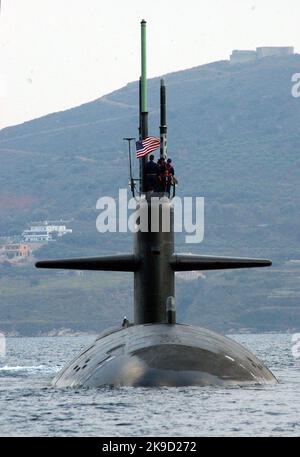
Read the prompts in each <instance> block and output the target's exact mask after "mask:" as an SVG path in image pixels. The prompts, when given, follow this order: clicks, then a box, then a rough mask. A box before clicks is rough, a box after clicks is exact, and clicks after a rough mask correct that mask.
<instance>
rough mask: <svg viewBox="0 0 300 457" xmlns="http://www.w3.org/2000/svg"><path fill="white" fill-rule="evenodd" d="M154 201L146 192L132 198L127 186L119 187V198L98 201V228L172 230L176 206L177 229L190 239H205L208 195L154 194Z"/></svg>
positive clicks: (105, 229) (103, 198)
mask: <svg viewBox="0 0 300 457" xmlns="http://www.w3.org/2000/svg"><path fill="white" fill-rule="evenodd" d="M150 201H151V205H149V200H147V199H146V197H145V196H144V195H142V196H141V197H137V198H130V199H128V191H127V189H119V195H118V199H117V200H116V199H114V198H113V197H101V198H99V199H98V201H97V204H96V208H97V209H98V210H101V212H100V214H99V215H98V217H97V220H96V227H97V230H98V232H100V233H105V232H112V233H114V232H120V233H126V232H128V231H130V232H132V233H136V232H138V231H141V232H149V231H151V232H158V231H159V230H162V231H163V232H169V231H170V229H171V207H173V209H174V232H175V233H183V232H184V233H186V236H185V242H186V243H201V242H202V241H203V238H204V197H183V198H181V197H174V198H172V200H171V201H170V200H169V199H168V198H167V197H163V196H162V197H155V196H153V197H152V198H151V199H150ZM149 207H150V210H149ZM149 211H150V213H149ZM150 221H151V222H150Z"/></svg>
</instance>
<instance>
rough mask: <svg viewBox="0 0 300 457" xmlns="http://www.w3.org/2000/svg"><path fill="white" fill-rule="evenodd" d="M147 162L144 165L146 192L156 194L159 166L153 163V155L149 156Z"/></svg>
mask: <svg viewBox="0 0 300 457" xmlns="http://www.w3.org/2000/svg"><path fill="white" fill-rule="evenodd" d="M149 159H150V160H149V162H147V163H146V165H145V178H146V192H150V191H154V192H158V188H159V185H158V177H159V165H158V164H157V163H155V162H154V155H153V154H151V156H150V157H149Z"/></svg>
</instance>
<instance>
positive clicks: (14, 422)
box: [0, 334, 300, 437]
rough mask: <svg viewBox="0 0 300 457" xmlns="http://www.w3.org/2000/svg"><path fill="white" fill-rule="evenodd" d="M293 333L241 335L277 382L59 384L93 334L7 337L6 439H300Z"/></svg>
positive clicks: (0, 386) (1, 407) (0, 393)
mask: <svg viewBox="0 0 300 457" xmlns="http://www.w3.org/2000/svg"><path fill="white" fill-rule="evenodd" d="M291 337H292V336H291V335H287V334H263V335H262V334H260V335H235V336H231V338H233V339H235V340H237V341H239V342H240V343H242V344H244V345H246V346H247V347H248V348H249V349H250V350H252V351H253V352H254V353H255V354H256V355H257V356H258V357H259V358H260V359H261V360H263V361H264V362H265V363H266V364H267V366H268V367H269V368H270V369H271V370H272V371H273V373H274V374H275V376H276V377H277V378H278V380H279V384H278V385H275V386H251V387H230V388H221V387H204V388H203V387H181V388H118V389H112V388H101V389H76V390H75V389H54V388H53V387H51V379H52V378H53V376H54V375H55V373H56V372H57V371H58V370H59V369H60V368H61V367H63V366H64V365H65V363H66V362H68V361H69V360H70V359H71V358H73V357H74V356H75V355H76V354H77V353H78V352H79V351H80V350H81V349H82V348H84V347H85V346H87V345H88V344H89V343H90V342H91V341H93V340H94V337H90V336H89V337H86V336H85V337H82V336H81V337H48V338H45V337H43V338H7V340H6V357H5V358H3V357H0V411H1V414H0V436H113V437H116V436H123V437H124V436H164V437H168V436H176V437H180V436H299V435H300V359H295V358H294V356H293V354H292V350H291V349H292V346H293V345H294V344H295V343H292V341H291Z"/></svg>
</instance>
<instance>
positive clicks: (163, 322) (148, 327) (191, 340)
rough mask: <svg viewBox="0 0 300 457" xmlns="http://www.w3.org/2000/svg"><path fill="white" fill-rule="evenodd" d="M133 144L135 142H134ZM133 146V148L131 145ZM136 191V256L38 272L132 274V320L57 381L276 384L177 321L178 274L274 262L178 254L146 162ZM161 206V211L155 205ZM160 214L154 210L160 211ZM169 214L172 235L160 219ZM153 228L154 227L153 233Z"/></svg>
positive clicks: (227, 344)
mask: <svg viewBox="0 0 300 457" xmlns="http://www.w3.org/2000/svg"><path fill="white" fill-rule="evenodd" d="M146 71H147V69H146V22H145V21H144V20H143V21H142V22H141V77H140V83H139V122H140V125H139V138H140V140H141V141H142V140H145V139H146V138H148V106H147V75H146ZM128 140H130V139H128ZM129 148H130V146H129ZM160 156H161V157H164V158H166V157H167V116H166V86H165V84H164V81H163V80H161V87H160ZM147 161H148V156H144V157H142V158H140V159H139V162H140V167H139V178H137V179H136V182H135V183H133V178H132V176H131V190H132V192H133V194H134V193H135V191H136V186H137V187H138V193H139V196H138V197H136V198H137V199H138V201H139V204H140V205H143V208H144V210H145V211H146V213H148V227H149V230H147V231H141V230H137V231H136V232H135V233H134V249H133V252H132V253H128V254H122V255H110V256H98V257H91V258H74V259H72V258H71V259H59V260H43V261H39V262H37V263H36V267H37V268H59V269H75V270H99V271H101V270H106V271H123V272H132V273H133V274H134V322H133V323H129V322H128V320H127V319H126V318H124V320H123V324H121V323H120V326H119V327H116V328H112V329H108V330H106V331H104V332H102V333H101V334H100V335H99V336H98V337H97V338H96V340H95V341H94V342H93V343H92V344H91V345H90V346H89V347H87V348H86V349H84V350H83V351H82V352H81V353H80V354H79V355H78V356H76V357H75V358H74V359H73V360H72V361H71V362H69V363H68V364H67V366H66V367H64V368H63V369H62V370H61V371H60V372H58V374H57V375H56V376H55V378H54V379H53V381H52V385H53V386H55V387H76V388H78V387H94V388H98V387H102V386H112V387H121V386H131V387H163V386H174V387H177V386H231V385H233V386H240V385H249V384H250V385H251V384H259V385H260V384H276V383H277V379H276V378H275V376H274V375H273V374H272V373H271V371H270V370H269V369H268V368H267V367H266V366H265V365H264V364H263V362H262V361H260V360H259V359H258V358H257V357H256V356H255V355H254V354H252V353H251V352H250V351H249V350H248V349H246V348H245V347H243V346H242V345H240V344H238V343H237V342H235V341H233V340H232V339H230V338H228V337H225V336H223V335H220V334H218V333H215V332H213V331H211V330H208V329H205V328H201V327H197V326H193V325H186V324H183V323H179V322H177V320H176V300H175V273H176V272H178V271H195V270H203V271H205V270H219V269H235V268H252V267H267V266H270V265H271V264H272V263H271V261H270V260H264V259H253V258H251V259H249V258H239V257H219V256H218V257H216V256H206V255H195V254H183V253H182V254H181V253H176V251H175V246H174V207H173V204H172V200H173V198H174V194H175V192H174V190H175V187H174V188H173V189H172V191H173V192H172V195H169V194H168V193H157V192H153V191H148V189H147V176H146V174H145V165H146V163H147ZM154 207H155V208H154ZM154 209H155V211H154ZM165 213H167V214H169V218H170V223H169V227H168V230H166V229H165V227H163V223H162V215H163V214H165ZM153 227H155V229H153Z"/></svg>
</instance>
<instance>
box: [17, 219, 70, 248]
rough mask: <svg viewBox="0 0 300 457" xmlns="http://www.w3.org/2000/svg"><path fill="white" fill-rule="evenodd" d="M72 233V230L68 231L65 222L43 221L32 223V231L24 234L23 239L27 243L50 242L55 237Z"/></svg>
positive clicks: (25, 231) (28, 230)
mask: <svg viewBox="0 0 300 457" xmlns="http://www.w3.org/2000/svg"><path fill="white" fill-rule="evenodd" d="M68 233H72V229H68V228H67V226H66V225H65V224H63V221H58V222H57V221H55V222H51V221H43V222H36V223H32V224H31V226H30V229H27V230H24V231H23V232H22V239H23V240H24V241H27V242H31V243H33V242H36V243H39V242H43V243H44V242H48V241H51V240H53V235H56V236H58V237H61V236H64V235H67V234H68Z"/></svg>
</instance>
